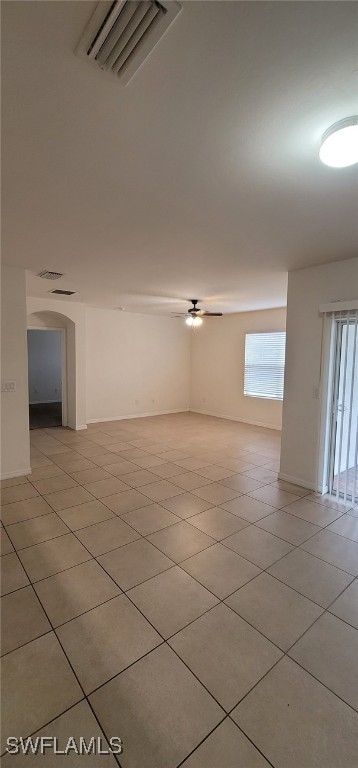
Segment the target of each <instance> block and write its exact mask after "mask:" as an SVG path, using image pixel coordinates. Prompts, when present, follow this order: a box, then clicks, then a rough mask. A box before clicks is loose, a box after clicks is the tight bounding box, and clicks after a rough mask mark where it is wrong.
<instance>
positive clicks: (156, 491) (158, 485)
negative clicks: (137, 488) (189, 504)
mask: <svg viewBox="0 0 358 768" xmlns="http://www.w3.org/2000/svg"><path fill="white" fill-rule="evenodd" d="M142 492H143V493H145V495H146V496H148V497H149V498H150V499H152V501H165V499H170V498H172V496H179V494H181V493H182V489H181V488H178V486H177V485H174V484H173V483H170V482H169V481H168V480H157V482H155V483H150V484H149V485H145V486H144V488H142Z"/></svg>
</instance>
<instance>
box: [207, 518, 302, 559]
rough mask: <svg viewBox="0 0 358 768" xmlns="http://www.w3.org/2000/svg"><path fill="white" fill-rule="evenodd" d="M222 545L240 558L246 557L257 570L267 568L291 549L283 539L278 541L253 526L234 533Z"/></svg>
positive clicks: (275, 537)
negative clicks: (256, 566)
mask: <svg viewBox="0 0 358 768" xmlns="http://www.w3.org/2000/svg"><path fill="white" fill-rule="evenodd" d="M222 543H223V544H225V546H226V547H229V548H230V549H233V550H234V552H237V553H238V554H239V555H242V557H246V558H247V560H250V562H251V563H254V564H255V565H258V566H259V568H267V567H268V566H269V565H271V564H272V563H274V562H276V560H279V559H280V558H281V557H283V556H284V555H287V553H288V552H290V550H291V549H292V546H291V545H290V544H288V543H287V542H286V541H283V539H278V538H277V536H273V535H272V534H271V533H267V532H266V531H263V530H261V528H257V527H256V526H255V525H250V526H248V527H247V528H244V529H243V530H242V531H239V532H238V533H234V534H233V535H232V536H229V538H227V539H224V540H223V542H222Z"/></svg>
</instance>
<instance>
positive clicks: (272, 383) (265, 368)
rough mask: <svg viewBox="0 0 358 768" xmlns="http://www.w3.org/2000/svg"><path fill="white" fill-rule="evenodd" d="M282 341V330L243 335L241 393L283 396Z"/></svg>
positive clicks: (276, 398) (269, 397)
mask: <svg viewBox="0 0 358 768" xmlns="http://www.w3.org/2000/svg"><path fill="white" fill-rule="evenodd" d="M285 343H286V333H285V332H284V331H279V332H276V331H275V332H273V333H247V334H246V336H245V381H244V395H247V396H248V397H265V398H268V399H270V400H282V399H283V380H284V371H285Z"/></svg>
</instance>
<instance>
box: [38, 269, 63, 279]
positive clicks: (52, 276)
mask: <svg viewBox="0 0 358 768" xmlns="http://www.w3.org/2000/svg"><path fill="white" fill-rule="evenodd" d="M37 277H43V278H44V280H59V278H60V277H63V273H62V272H49V271H48V270H47V269H44V270H43V272H39V273H38V275H37Z"/></svg>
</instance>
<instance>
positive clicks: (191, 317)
mask: <svg viewBox="0 0 358 768" xmlns="http://www.w3.org/2000/svg"><path fill="white" fill-rule="evenodd" d="M188 301H189V302H190V303H191V304H192V306H191V307H189V309H188V311H187V312H181V313H180V314H179V315H175V317H182V316H184V317H186V320H185V322H186V324H187V325H189V326H190V327H191V328H197V327H198V326H199V325H201V324H202V322H203V320H202V318H203V317H222V314H223V313H222V312H206V310H205V309H199V307H198V306H197V304H198V303H199V299H188Z"/></svg>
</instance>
